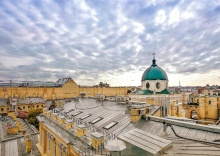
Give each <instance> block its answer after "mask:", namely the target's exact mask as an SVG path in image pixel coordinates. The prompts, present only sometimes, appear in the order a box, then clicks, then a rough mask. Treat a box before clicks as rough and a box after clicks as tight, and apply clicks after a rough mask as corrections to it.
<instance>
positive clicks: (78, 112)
mask: <svg viewBox="0 0 220 156" xmlns="http://www.w3.org/2000/svg"><path fill="white" fill-rule="evenodd" d="M81 113H82V112H77V113H75V114H73V115H71V116H77V115H79V114H81Z"/></svg>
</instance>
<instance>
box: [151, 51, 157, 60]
mask: <svg viewBox="0 0 220 156" xmlns="http://www.w3.org/2000/svg"><path fill="white" fill-rule="evenodd" d="M152 55H153V59H154V60H155V55H156V53H155V52H153V54H152Z"/></svg>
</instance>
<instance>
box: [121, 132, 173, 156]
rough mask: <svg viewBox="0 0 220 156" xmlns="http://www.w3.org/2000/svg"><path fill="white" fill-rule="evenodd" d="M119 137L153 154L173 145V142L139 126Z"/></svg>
mask: <svg viewBox="0 0 220 156" xmlns="http://www.w3.org/2000/svg"><path fill="white" fill-rule="evenodd" d="M119 139H121V140H123V141H125V142H127V143H130V144H132V145H134V146H136V147H139V148H141V149H143V150H144V151H147V152H149V153H151V154H153V155H158V154H159V153H161V152H164V151H166V150H167V149H168V148H170V147H171V142H172V141H170V140H166V139H163V138H161V137H158V136H156V135H153V134H151V133H148V132H145V131H143V130H140V129H137V128H136V129H133V130H131V131H128V132H127V133H124V134H122V135H119Z"/></svg>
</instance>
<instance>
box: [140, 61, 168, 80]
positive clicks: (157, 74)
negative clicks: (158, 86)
mask: <svg viewBox="0 0 220 156" xmlns="http://www.w3.org/2000/svg"><path fill="white" fill-rule="evenodd" d="M145 80H168V78H167V74H166V73H165V71H164V70H163V69H162V68H160V67H158V66H157V64H156V60H155V59H153V63H152V65H151V66H150V67H149V68H147V69H146V70H145V72H144V74H143V75H142V79H141V81H145Z"/></svg>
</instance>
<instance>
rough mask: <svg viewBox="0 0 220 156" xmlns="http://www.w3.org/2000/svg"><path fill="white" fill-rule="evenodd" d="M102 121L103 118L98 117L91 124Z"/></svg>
mask: <svg viewBox="0 0 220 156" xmlns="http://www.w3.org/2000/svg"><path fill="white" fill-rule="evenodd" d="M102 119H103V118H102V117H98V118H96V119H94V120H92V121H91V122H90V123H91V124H95V123H97V122H99V121H100V120H102Z"/></svg>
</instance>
